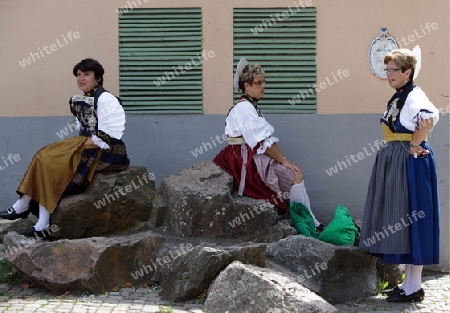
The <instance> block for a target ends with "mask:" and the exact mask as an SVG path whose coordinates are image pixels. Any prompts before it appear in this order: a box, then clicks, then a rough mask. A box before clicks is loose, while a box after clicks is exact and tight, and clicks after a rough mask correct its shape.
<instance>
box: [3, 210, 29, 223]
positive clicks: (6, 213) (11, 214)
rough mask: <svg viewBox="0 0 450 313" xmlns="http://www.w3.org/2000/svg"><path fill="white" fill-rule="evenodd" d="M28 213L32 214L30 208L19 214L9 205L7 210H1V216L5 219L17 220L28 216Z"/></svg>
mask: <svg viewBox="0 0 450 313" xmlns="http://www.w3.org/2000/svg"><path fill="white" fill-rule="evenodd" d="M28 214H30V211H29V210H26V211H25V212H22V213H19V214H17V213H16V211H14V209H13V208H12V207H9V208H8V209H7V210H6V211H2V212H0V217H1V218H3V219H5V220H10V221H13V220H16V219H18V218H27V217H28Z"/></svg>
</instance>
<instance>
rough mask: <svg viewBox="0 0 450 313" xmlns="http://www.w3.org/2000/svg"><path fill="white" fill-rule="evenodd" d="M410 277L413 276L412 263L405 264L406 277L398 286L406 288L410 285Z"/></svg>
mask: <svg viewBox="0 0 450 313" xmlns="http://www.w3.org/2000/svg"><path fill="white" fill-rule="evenodd" d="M409 277H411V264H405V279H404V280H403V282H402V283H401V284H400V285H398V288H400V289H403V290H405V286H407V285H408V281H409Z"/></svg>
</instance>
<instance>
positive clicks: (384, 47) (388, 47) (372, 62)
mask: <svg viewBox="0 0 450 313" xmlns="http://www.w3.org/2000/svg"><path fill="white" fill-rule="evenodd" d="M394 49H398V44H397V41H396V40H395V38H394V37H392V36H378V37H377V38H375V39H374V40H373V41H372V44H371V45H370V49H369V66H370V69H371V70H372V73H374V74H375V75H376V76H377V77H378V78H383V79H386V78H387V76H386V73H385V72H384V69H385V68H386V65H385V64H384V57H385V56H386V54H388V53H389V52H391V51H392V50H394Z"/></svg>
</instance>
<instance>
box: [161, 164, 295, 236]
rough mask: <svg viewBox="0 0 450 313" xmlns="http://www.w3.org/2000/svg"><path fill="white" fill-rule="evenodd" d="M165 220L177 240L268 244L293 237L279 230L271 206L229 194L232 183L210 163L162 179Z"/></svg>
mask: <svg viewBox="0 0 450 313" xmlns="http://www.w3.org/2000/svg"><path fill="white" fill-rule="evenodd" d="M161 193H162V195H163V196H164V198H165V199H167V204H168V220H169V223H170V227H171V228H172V230H173V231H174V233H175V234H176V235H178V236H181V237H199V236H201V237H208V238H217V239H220V238H230V237H231V238H237V237H240V238H242V239H244V240H250V241H254V242H271V241H275V240H279V239H281V238H284V237H287V236H289V235H292V234H296V233H297V232H296V231H295V229H294V228H292V227H290V226H289V225H285V226H286V227H280V226H279V225H277V224H278V221H279V216H278V214H277V212H276V210H275V208H274V206H273V205H272V204H270V203H268V202H266V201H264V200H259V199H253V198H249V197H239V196H237V195H236V194H234V193H233V179H232V177H231V176H230V175H228V174H227V173H226V172H224V171H223V170H222V169H220V168H219V167H218V166H217V165H215V164H214V163H212V162H201V163H197V164H195V165H192V166H190V167H188V168H186V169H184V170H182V171H180V173H178V174H177V175H172V176H170V177H168V178H166V179H164V180H163V181H162V183H161Z"/></svg>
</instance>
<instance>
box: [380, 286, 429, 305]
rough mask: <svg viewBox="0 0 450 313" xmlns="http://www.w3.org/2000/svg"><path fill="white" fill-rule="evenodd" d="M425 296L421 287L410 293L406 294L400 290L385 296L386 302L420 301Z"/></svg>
mask: <svg viewBox="0 0 450 313" xmlns="http://www.w3.org/2000/svg"><path fill="white" fill-rule="evenodd" d="M424 297H425V292H424V291H423V289H422V288H420V289H419V290H418V291H416V292H413V293H412V294H410V295H408V296H407V295H406V294H405V291H403V290H402V292H401V293H399V294H396V295H393V296H390V297H387V299H386V300H387V301H388V302H420V301H422V300H423V298H424Z"/></svg>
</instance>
